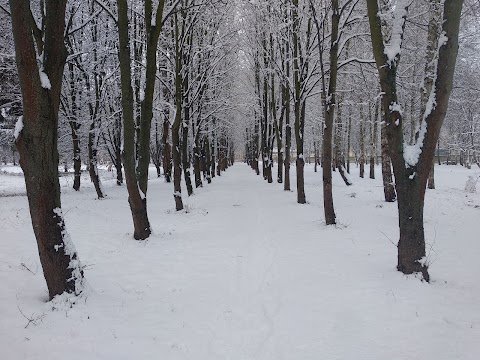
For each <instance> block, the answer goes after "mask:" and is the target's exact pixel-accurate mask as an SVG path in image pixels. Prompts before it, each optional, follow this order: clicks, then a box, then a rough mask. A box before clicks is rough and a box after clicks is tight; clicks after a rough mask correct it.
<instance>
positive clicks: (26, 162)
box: [10, 0, 83, 299]
mask: <svg viewBox="0 0 480 360" xmlns="http://www.w3.org/2000/svg"><path fill="white" fill-rule="evenodd" d="M66 3H67V1H66V0H45V1H44V2H43V5H44V7H43V6H42V8H41V9H40V11H41V13H42V26H41V28H39V27H38V26H37V23H36V19H35V18H34V15H33V14H32V11H31V9H30V4H29V2H28V1H17V0H10V10H11V16H12V30H13V36H14V42H15V53H16V62H17V69H18V76H19V79H20V87H21V93H22V103H23V117H21V118H20V119H19V120H18V122H17V125H16V129H17V131H16V145H17V148H18V151H19V153H20V165H21V167H22V170H23V172H24V174H25V185H26V188H27V195H28V203H29V207H30V215H31V218H32V225H33V231H34V233H35V237H36V239H37V245H38V252H39V255H40V262H41V264H42V268H43V273H44V276H45V280H46V282H47V287H48V293H49V297H50V299H52V298H53V297H55V296H56V295H59V294H62V293H64V292H67V293H71V294H75V295H78V294H80V293H81V292H82V290H83V271H82V266H81V263H80V261H79V259H78V255H77V252H76V250H75V247H74V245H73V243H72V240H71V239H70V236H69V235H68V232H67V231H66V226H65V221H64V219H63V215H62V210H61V202H60V184H59V180H58V151H57V132H58V111H59V104H60V93H61V88H62V76H63V68H64V65H65V60H66V55H67V52H66V48H65V44H64V38H63V34H64V33H65V8H66ZM37 61H39V63H40V64H39V65H37ZM20 130H21V131H20Z"/></svg>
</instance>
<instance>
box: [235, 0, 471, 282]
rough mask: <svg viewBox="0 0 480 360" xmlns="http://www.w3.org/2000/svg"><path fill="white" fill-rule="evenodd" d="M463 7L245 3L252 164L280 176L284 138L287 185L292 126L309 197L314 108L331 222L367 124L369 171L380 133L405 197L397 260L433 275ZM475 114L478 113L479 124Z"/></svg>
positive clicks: (390, 189) (351, 1) (387, 172)
mask: <svg viewBox="0 0 480 360" xmlns="http://www.w3.org/2000/svg"><path fill="white" fill-rule="evenodd" d="M462 5H463V1H449V0H446V1H439V0H430V1H427V2H417V1H413V2H412V1H403V0H398V1H394V2H392V1H378V0H368V1H366V2H362V1H358V0H357V1H356V0H344V1H339V0H328V1H327V0H304V1H301V0H278V1H270V2H267V3H262V2H260V3H249V5H246V6H245V8H244V14H245V19H246V20H245V22H246V23H247V24H248V25H247V26H246V28H247V27H248V28H249V29H250V30H245V33H246V34H245V36H244V38H245V42H246V43H247V44H248V48H249V54H248V57H247V62H248V66H249V69H250V84H251V87H252V88H253V90H254V91H255V94H256V98H257V99H256V107H255V109H254V111H253V114H252V116H251V120H250V123H249V124H247V129H246V131H245V141H246V148H245V151H246V159H247V162H248V163H250V165H251V166H252V168H253V169H254V170H255V171H256V172H257V174H259V173H260V171H259V168H258V167H259V159H262V170H263V176H264V178H265V179H266V180H268V181H269V182H272V175H271V172H272V167H273V161H272V156H273V153H274V147H275V144H276V153H277V156H278V170H277V173H278V177H277V181H278V182H284V183H285V186H284V189H285V190H290V181H289V178H290V174H289V171H290V162H291V160H290V153H291V151H290V149H291V147H292V145H291V138H290V137H291V128H292V127H293V129H294V140H295V148H296V161H295V162H296V180H297V181H296V183H297V201H298V203H300V204H303V203H305V202H306V196H305V190H304V161H305V128H307V129H308V126H307V127H306V125H305V124H306V123H307V121H309V119H308V118H309V116H310V121H309V123H310V124H312V133H313V134H315V129H317V134H318V135H321V139H318V138H317V139H318V140H317V141H315V140H314V152H315V158H316V159H317V157H318V158H321V164H322V170H323V171H322V172H323V201H324V215H325V222H326V224H327V225H332V224H335V223H336V215H335V210H334V201H333V193H332V171H336V170H337V171H338V173H339V174H340V175H341V177H342V178H343V180H344V182H345V184H346V185H347V186H348V185H350V184H351V180H350V178H349V176H348V174H347V173H348V172H349V165H350V164H349V160H346V159H349V157H350V153H351V151H352V142H351V140H352V133H355V128H356V127H357V126H358V127H357V131H358V133H357V134H358V135H357V138H358V139H359V141H358V144H359V149H358V150H359V164H360V176H361V177H363V176H364V171H365V169H364V165H365V162H366V157H367V154H369V158H370V159H369V160H370V177H374V176H375V174H374V164H375V162H376V159H377V148H378V137H379V136H380V138H381V146H380V153H381V159H382V175H383V183H384V190H385V200H386V201H389V202H391V201H395V199H396V200H397V204H398V211H399V227H400V240H399V242H398V264H397V268H398V270H399V271H402V272H403V273H405V274H411V273H421V274H422V276H423V279H425V280H426V281H429V274H428V260H427V259H426V252H425V235H424V229H423V204H424V197H425V188H426V186H427V181H428V179H429V178H430V183H429V186H430V187H434V183H433V165H432V162H433V157H434V153H435V149H436V146H437V143H438V140H439V136H440V130H441V127H442V123H443V120H444V118H445V115H446V113H447V108H448V103H449V97H450V92H451V90H452V84H453V74H454V69H455V63H456V57H457V50H458V39H459V24H460V18H461V11H462ZM470 5H472V4H470ZM419 33H420V34H422V36H419ZM402 49H407V50H403V51H402ZM372 55H373V56H372ZM400 55H401V56H402V62H400ZM375 65H376V66H375ZM375 67H376V69H375ZM470 91H472V90H470ZM465 105H466V104H465V102H464V103H463V106H464V107H465ZM290 107H292V110H291V109H290ZM464 112H465V117H468V116H469V112H468V111H465V109H464ZM290 116H292V117H293V119H292V121H290ZM474 118H475V119H476V121H478V118H476V117H475V115H474V112H473V111H472V112H470V119H471V120H470V122H469V124H471V125H470V128H469V129H470V130H471V129H472V128H471V127H472V126H474V125H473V124H474V123H475V121H473V119H474ZM456 125H458V122H456ZM284 133H285V135H286V138H285V142H284V141H283V134H284ZM461 134H462V135H463V136H465V134H468V136H467V137H468V140H469V141H470V140H471V143H470V146H471V148H473V149H475V148H476V145H475V142H474V140H472V139H473V138H474V136H473V130H471V131H463V132H462V133H461ZM320 140H321V141H320ZM319 144H321V156H320V155H319V153H320V151H319V150H318V149H319V148H320V145H319ZM284 156H285V159H284ZM474 158H476V157H475V156H474ZM282 163H284V165H285V169H283V168H282ZM392 167H393V174H394V176H395V184H394V185H395V187H394V186H393V181H392ZM284 180H285V181H284Z"/></svg>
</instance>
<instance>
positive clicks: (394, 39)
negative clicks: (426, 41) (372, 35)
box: [385, 0, 409, 65]
mask: <svg viewBox="0 0 480 360" xmlns="http://www.w3.org/2000/svg"><path fill="white" fill-rule="evenodd" d="M408 3H409V1H408V0H397V2H396V4H395V9H394V18H393V25H392V36H391V38H390V42H389V43H388V44H385V55H387V61H388V63H389V64H390V65H391V64H392V63H394V62H396V61H397V57H398V56H399V55H400V52H401V47H402V38H403V27H404V25H405V19H406V16H407V8H408Z"/></svg>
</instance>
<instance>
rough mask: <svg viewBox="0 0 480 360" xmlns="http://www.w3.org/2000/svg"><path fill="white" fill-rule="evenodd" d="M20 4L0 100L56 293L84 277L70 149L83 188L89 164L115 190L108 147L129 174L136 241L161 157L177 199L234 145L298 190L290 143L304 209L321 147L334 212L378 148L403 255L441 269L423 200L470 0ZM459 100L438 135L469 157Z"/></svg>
mask: <svg viewBox="0 0 480 360" xmlns="http://www.w3.org/2000/svg"><path fill="white" fill-rule="evenodd" d="M9 2H10V7H8V6H7V5H6V4H2V3H0V9H1V11H2V15H1V18H0V19H1V21H2V22H3V23H5V24H10V23H11V26H12V29H13V32H12V34H13V37H12V36H10V34H7V36H5V37H4V39H3V40H2V42H1V46H2V52H1V53H0V57H1V60H2V66H4V67H5V69H6V71H5V72H3V73H2V74H3V75H2V76H3V77H4V78H5V79H6V80H5V81H3V80H2V88H3V87H4V85H3V82H8V88H7V91H6V94H7V95H6V96H4V95H3V94H2V97H1V98H0V101H2V103H1V104H0V106H2V108H3V109H4V110H5V113H7V112H8V114H7V115H8V116H14V115H22V117H20V119H19V121H18V122H17V124H16V129H17V131H15V133H16V135H17V136H16V139H15V142H16V146H17V148H18V151H19V153H20V156H21V166H22V169H23V171H24V173H25V178H26V186H27V193H28V198H29V205H30V211H31V216H32V223H33V227H34V231H35V236H36V238H37V243H38V248H39V253H40V259H41V262H42V266H43V269H44V274H45V278H46V280H47V285H48V288H49V293H50V297H53V296H55V295H57V294H61V293H62V292H64V291H67V292H70V293H75V294H78V293H80V292H81V291H82V282H83V271H82V266H81V264H80V262H79V260H78V256H77V254H76V252H75V249H74V246H73V244H72V243H71V240H70V239H69V237H68V233H67V232H66V229H65V224H64V221H63V216H62V213H61V202H60V188H59V182H58V165H59V155H58V151H57V149H58V148H59V149H60V152H61V153H62V155H63V157H64V158H69V157H71V158H72V159H73V171H74V184H73V186H74V189H75V190H80V188H81V176H80V174H81V168H82V157H83V161H85V158H87V159H88V161H86V162H87V164H88V172H89V174H90V178H91V180H92V181H93V183H94V185H95V190H96V193H97V196H98V198H103V197H104V196H105V194H104V191H103V189H102V186H101V181H100V177H99V176H98V162H99V158H100V157H107V158H108V159H109V161H110V162H111V164H112V165H113V166H114V167H115V168H116V172H117V183H118V184H119V185H121V184H123V182H124V181H125V182H126V187H127V190H128V201H129V204H130V209H131V213H132V219H133V224H134V238H135V239H146V238H147V237H148V236H149V235H150V233H151V228H150V223H149V220H148V211H147V193H148V170H149V165H150V163H153V164H154V165H155V166H156V168H157V174H158V176H160V175H161V174H162V169H161V168H163V174H164V176H165V181H166V182H173V197H174V202H175V207H176V209H177V210H181V209H182V208H183V201H182V186H181V181H182V178H183V181H184V182H185V186H186V189H187V193H188V195H191V194H192V193H193V189H194V186H195V187H200V186H202V185H203V182H205V181H206V182H211V179H212V177H213V176H215V174H218V175H219V174H220V173H221V171H222V170H225V169H226V168H227V167H228V165H229V164H231V163H232V162H233V161H234V158H235V149H237V151H238V149H241V151H245V157H246V160H247V161H248V162H249V163H250V165H251V166H252V168H253V169H254V170H255V171H256V173H257V174H260V172H262V174H263V177H264V178H265V179H266V180H267V181H268V182H273V181H274V179H273V177H274V176H273V173H274V171H273V167H274V162H273V159H274V153H276V155H277V158H278V162H277V165H278V167H277V170H276V173H277V178H276V180H277V182H279V183H283V184H284V189H285V190H290V187H291V184H290V176H291V174H290V168H291V163H292V161H293V159H292V156H291V154H292V150H294V151H295V152H296V157H295V171H296V174H295V175H296V186H297V189H296V190H297V201H298V203H301V204H303V203H306V194H305V188H304V164H305V159H306V157H307V156H308V157H309V156H310V153H311V150H310V148H311V147H313V152H314V157H315V164H316V165H317V163H318V164H320V163H321V165H322V172H323V199H324V214H325V222H326V224H328V225H332V224H335V223H336V214H335V208H334V198H333V191H332V176H333V172H338V173H339V174H340V175H341V176H342V178H343V180H344V182H345V184H346V185H347V186H348V185H350V184H351V180H350V177H349V175H348V173H349V170H350V153H351V152H354V153H355V154H356V156H357V158H358V162H359V165H360V176H362V177H363V176H364V172H365V164H366V162H367V160H369V163H370V171H369V172H370V177H374V176H375V173H374V164H375V162H376V161H377V158H378V155H377V154H380V155H381V156H380V157H381V160H382V175H383V183H384V189H385V199H386V201H394V200H395V199H397V200H398V202H397V203H398V208H399V226H400V241H399V244H398V250H399V253H398V265H397V267H398V269H399V270H400V271H402V272H404V273H407V274H408V273H416V272H419V273H421V274H422V275H423V278H424V279H425V280H426V281H428V280H429V274H428V261H426V259H425V238H424V232H423V199H424V196H425V187H426V183H427V180H428V178H429V177H430V178H431V179H433V172H432V171H431V170H432V169H433V167H432V161H433V156H434V150H435V147H436V146H437V144H438V139H439V137H440V129H441V125H442V123H443V120H444V117H445V114H446V110H447V106H448V100H449V96H450V91H451V88H452V83H453V70H454V68H455V62H456V55H457V47H458V38H459V21H460V17H461V10H462V4H463V1H454V0H445V1H440V0H429V1H426V2H420V1H413V2H412V1H406V0H396V1H393V2H392V1H386V0H385V1H384V0H367V1H361V0H271V1H268V2H258V1H224V0H156V1H152V0H145V1H136V0H135V1H128V2H127V1H126V0H117V1H115V2H114V1H113V0H88V1H85V2H81V3H77V2H67V0H38V1H37V0H32V1H30V3H29V2H26V1H16V0H10V1H9ZM467 3H468V4H467V7H468V9H469V11H470V10H472V9H476V7H475V2H474V1H467ZM469 13H473V14H475V12H471V11H470V12H469ZM464 18H466V21H465V22H464V24H465V25H464V26H463V28H462V34H463V37H460V41H463V42H465V43H469V44H471V41H469V39H470V40H471V36H470V37H468V36H467V35H468V34H472V33H474V32H475V31H474V30H476V26H477V25H475V23H474V22H471V21H468V19H469V16H464ZM419 34H421V36H419ZM13 45H14V47H15V59H16V67H17V68H18V77H17V76H15V69H13V66H14V64H15V62H14V61H13V57H12V54H13ZM471 48H475V49H476V48H477V47H475V46H474V45H473V46H472V47H471ZM401 49H407V50H404V51H401ZM473 54H475V51H472V50H471V49H470V54H467V53H466V55H469V56H465V57H462V61H461V62H460V64H461V66H460V68H461V71H460V73H457V78H456V79H455V82H456V84H457V85H456V86H458V87H461V88H462V89H463V90H465V91H466V92H467V93H468V95H469V97H468V99H470V98H474V97H475V96H478V94H477V92H478V89H477V87H478V86H477V82H475V81H476V80H475V79H476V78H475V77H474V76H471V74H473V73H476V66H477V65H476V64H477V63H476V62H475V61H473V60H472V59H473V57H474V55H473ZM400 55H401V57H402V61H401V62H400ZM459 74H460V76H459ZM465 77H468V78H469V79H471V82H468V83H466V82H464V80H463V79H464V78H465ZM2 79H3V78H2ZM7 80H8V81H7ZM20 94H21V99H22V104H23V108H22V107H21V106H20ZM476 94H477V95H476ZM462 96H463V95H460V96H458V97H457V98H455V97H454V101H453V103H454V106H453V109H454V111H456V113H455V115H457V114H461V115H462V116H461V118H462V119H463V120H462V121H454V120H447V123H448V127H447V130H446V131H445V130H444V134H443V136H442V138H441V142H443V143H448V144H449V145H450V144H451V143H455V144H462V145H461V146H463V148H464V149H463V150H462V151H464V152H465V154H466V157H467V159H470V161H473V162H475V161H476V153H475V150H476V148H477V144H478V132H477V131H476V122H477V121H478V117H476V113H475V111H474V109H473V108H471V107H470V106H469V105H468V99H466V98H463V97H462ZM234 98H235V99H236V102H234V101H233V99H234ZM239 99H241V100H239ZM2 114H3V113H2ZM456 117H458V116H456ZM379 139H381V141H380V144H381V145H380V144H379ZM458 146H460V145H458ZM67 153H70V155H67ZM468 156H470V157H468ZM472 159H473V160H472ZM66 162H67V161H66ZM392 165H393V173H394V175H395V188H394V187H393V181H392ZM260 166H261V167H262V169H260ZM67 167H68V164H67ZM192 168H193V176H192V173H191V171H192Z"/></svg>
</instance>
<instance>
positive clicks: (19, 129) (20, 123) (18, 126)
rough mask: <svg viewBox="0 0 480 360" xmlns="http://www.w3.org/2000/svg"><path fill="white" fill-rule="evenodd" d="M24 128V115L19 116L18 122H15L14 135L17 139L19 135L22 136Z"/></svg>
mask: <svg viewBox="0 0 480 360" xmlns="http://www.w3.org/2000/svg"><path fill="white" fill-rule="evenodd" d="M22 130H23V116H19V117H18V119H17V122H16V123H15V130H14V131H13V136H14V137H15V140H18V137H19V136H20V133H21V132H22Z"/></svg>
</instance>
